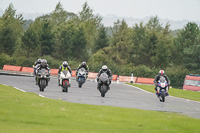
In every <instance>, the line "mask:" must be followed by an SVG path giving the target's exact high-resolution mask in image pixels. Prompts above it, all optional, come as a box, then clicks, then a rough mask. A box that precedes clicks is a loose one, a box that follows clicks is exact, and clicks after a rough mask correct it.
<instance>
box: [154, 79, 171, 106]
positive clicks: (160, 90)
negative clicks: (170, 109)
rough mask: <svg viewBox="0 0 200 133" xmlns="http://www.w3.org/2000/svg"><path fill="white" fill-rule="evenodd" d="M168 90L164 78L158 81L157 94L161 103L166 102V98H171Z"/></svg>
mask: <svg viewBox="0 0 200 133" xmlns="http://www.w3.org/2000/svg"><path fill="white" fill-rule="evenodd" d="M168 90H169V88H168V83H167V81H166V80H165V78H164V77H161V78H160V80H159V81H158V86H157V93H156V94H157V96H158V98H159V99H160V101H161V102H165V97H166V96H169V94H168Z"/></svg>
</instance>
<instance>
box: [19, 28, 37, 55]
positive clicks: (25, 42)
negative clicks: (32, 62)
mask: <svg viewBox="0 0 200 133" xmlns="http://www.w3.org/2000/svg"><path fill="white" fill-rule="evenodd" d="M39 43H40V41H39V36H38V34H37V33H36V31H35V30H34V29H33V27H32V26H30V27H29V28H28V29H27V30H26V31H25V33H24V35H23V36H22V49H23V50H24V52H25V55H26V57H28V58H29V57H31V56H39V55H40V54H41V52H40V45H39Z"/></svg>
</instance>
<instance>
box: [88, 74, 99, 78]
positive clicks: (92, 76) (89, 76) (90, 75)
mask: <svg viewBox="0 0 200 133" xmlns="http://www.w3.org/2000/svg"><path fill="white" fill-rule="evenodd" d="M97 75H98V73H93V72H89V74H88V79H96V77H97Z"/></svg>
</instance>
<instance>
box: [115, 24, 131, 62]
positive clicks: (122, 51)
mask: <svg viewBox="0 0 200 133" xmlns="http://www.w3.org/2000/svg"><path fill="white" fill-rule="evenodd" d="M131 36H132V32H131V29H130V28H129V27H128V25H127V23H126V22H125V21H124V20H122V21H121V23H120V25H119V29H118V31H116V33H115V34H114V35H113V39H112V40H113V44H112V47H113V49H114V53H112V55H113V56H115V58H114V60H115V61H116V63H119V64H124V63H130V57H131V52H132V48H133V41H132V39H131Z"/></svg>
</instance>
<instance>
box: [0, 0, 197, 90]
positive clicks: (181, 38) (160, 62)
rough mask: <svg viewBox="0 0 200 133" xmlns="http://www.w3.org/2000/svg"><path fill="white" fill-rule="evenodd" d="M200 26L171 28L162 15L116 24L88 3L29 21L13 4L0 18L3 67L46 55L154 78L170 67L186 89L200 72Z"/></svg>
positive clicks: (53, 62)
mask: <svg viewBox="0 0 200 133" xmlns="http://www.w3.org/2000/svg"><path fill="white" fill-rule="evenodd" d="M199 51H200V27H199V26H198V25H197V24H196V23H193V22H188V23H187V24H186V25H185V26H184V27H183V29H179V30H176V31H172V30H171V29H170V23H167V24H166V25H163V24H162V23H160V22H159V19H158V17H157V16H155V17H152V18H150V20H149V21H148V22H147V23H143V22H140V23H136V24H135V25H133V26H132V27H129V26H128V24H127V23H126V21H125V20H118V21H117V22H115V23H114V26H112V27H105V26H104V25H103V24H102V17H101V16H99V15H95V14H94V13H93V9H91V8H90V7H89V5H88V4H87V3H84V5H83V8H82V11H80V12H79V13H78V14H75V13H72V12H68V11H65V10H64V9H63V7H62V4H61V3H60V2H59V3H58V4H57V5H56V7H55V10H53V11H52V12H51V13H49V14H45V15H43V16H40V17H37V18H36V19H35V20H34V21H33V20H24V18H23V16H22V15H21V14H16V10H15V9H14V7H13V5H12V4H10V5H9V6H8V8H7V9H6V10H5V12H4V14H3V15H2V16H1V17H0V52H1V54H0V67H1V68H2V67H3V65H4V64H11V65H21V66H29V67H30V66H32V65H33V63H34V61H35V60H37V59H38V58H45V59H47V61H48V64H49V65H50V67H51V68H58V67H59V65H60V64H61V63H62V61H64V60H67V61H68V63H69V65H70V66H71V67H72V68H76V67H77V66H78V64H80V63H81V62H82V61H86V62H87V64H88V65H89V68H90V71H93V72H98V71H99V69H100V68H101V66H102V65H104V64H106V65H107V66H108V67H109V68H110V69H111V70H112V72H113V73H114V74H117V75H128V76H129V75H130V74H131V73H132V72H133V73H134V76H137V77H148V78H154V77H155V76H156V74H158V71H159V70H160V69H163V70H165V72H166V74H167V75H168V76H169V78H170V80H171V83H172V86H174V87H178V88H181V87H182V84H183V81H184V77H185V75H186V74H191V73H193V74H200V71H199V68H200V52H199Z"/></svg>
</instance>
